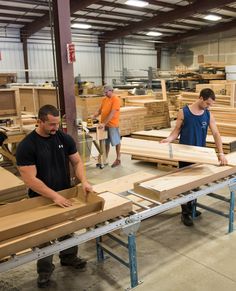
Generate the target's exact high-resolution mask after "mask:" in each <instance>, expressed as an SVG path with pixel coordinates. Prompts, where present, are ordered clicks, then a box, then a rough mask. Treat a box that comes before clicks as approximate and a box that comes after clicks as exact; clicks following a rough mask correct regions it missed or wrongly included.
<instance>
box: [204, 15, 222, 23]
mask: <svg viewBox="0 0 236 291" xmlns="http://www.w3.org/2000/svg"><path fill="white" fill-rule="evenodd" d="M204 19H206V20H211V21H217V20H220V19H222V17H221V16H218V15H213V14H208V15H206V16H205V17H204Z"/></svg>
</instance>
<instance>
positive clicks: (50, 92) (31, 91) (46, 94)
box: [15, 86, 58, 115]
mask: <svg viewBox="0 0 236 291" xmlns="http://www.w3.org/2000/svg"><path fill="white" fill-rule="evenodd" d="M15 88H16V89H17V90H18V94H19V98H20V103H21V111H26V112H31V113H33V114H35V115H37V114H38V111H39V108H40V107H42V106H43V105H46V104H51V105H54V106H55V107H58V103H57V93H56V89H55V88H53V87H52V88H47V87H19V86H17V87H15Z"/></svg>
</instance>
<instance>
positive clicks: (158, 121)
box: [126, 99, 170, 130]
mask: <svg viewBox="0 0 236 291" xmlns="http://www.w3.org/2000/svg"><path fill="white" fill-rule="evenodd" d="M126 105H127V106H142V107H145V108H146V109H147V115H146V116H145V118H144V129H146V130H147V129H152V128H166V127H170V115H169V109H168V102H167V101H159V100H142V99H141V100H134V101H128V102H127V103H126Z"/></svg>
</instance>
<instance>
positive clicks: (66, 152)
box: [16, 105, 92, 288]
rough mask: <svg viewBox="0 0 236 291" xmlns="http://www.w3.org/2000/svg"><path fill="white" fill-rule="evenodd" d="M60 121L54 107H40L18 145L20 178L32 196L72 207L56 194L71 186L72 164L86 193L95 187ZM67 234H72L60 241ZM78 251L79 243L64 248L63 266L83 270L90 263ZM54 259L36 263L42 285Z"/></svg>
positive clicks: (62, 252)
mask: <svg viewBox="0 0 236 291" xmlns="http://www.w3.org/2000/svg"><path fill="white" fill-rule="evenodd" d="M59 122H60V117H59V112H58V110H57V109H56V108H55V107H54V106H52V105H45V106H43V107H41V108H40V109H39V114H38V127H37V128H36V129H35V130H34V131H33V132H31V133H30V134H29V135H27V136H26V137H25V138H24V139H23V140H22V141H21V143H20V144H19V145H18V147H17V152H16V160H17V165H18V168H19V171H20V174H21V177H22V179H23V181H24V182H25V184H26V185H27V186H28V187H29V197H36V196H40V195H41V196H44V197H46V198H49V199H51V200H52V201H54V202H55V203H56V204H57V205H59V206H61V207H70V206H71V205H72V203H71V201H70V200H69V199H66V198H64V197H63V196H61V195H60V194H59V193H57V191H60V190H64V189H67V188H70V187H71V185H70V171H69V163H71V164H72V166H73V168H74V170H75V175H76V177H77V178H78V179H79V180H80V181H81V184H82V188H83V191H84V193H85V195H86V194H87V193H88V192H90V191H92V187H91V186H90V184H89V183H88V182H87V180H86V177H85V175H84V169H83V162H82V160H81V158H80V156H79V154H78V152H77V149H76V144H75V142H74V140H73V138H72V137H71V136H70V135H68V134H65V133H64V132H62V131H60V130H58V128H59ZM68 237H70V235H68V236H65V237H62V238H60V239H59V240H63V239H65V238H68ZM48 244H49V243H46V244H44V245H43V246H46V245H48ZM41 247H42V246H41ZM77 252H78V247H77V246H75V247H71V248H69V249H67V250H64V251H61V252H60V260H61V265H66V266H73V267H75V268H77V269H83V268H84V267H85V266H86V263H87V262H86V260H84V259H81V258H79V257H77ZM52 260H53V256H49V257H46V258H43V259H40V260H38V262H37V272H38V274H39V276H38V287H39V288H45V287H46V286H48V284H49V282H50V276H51V274H52V272H53V270H54V265H53V263H52Z"/></svg>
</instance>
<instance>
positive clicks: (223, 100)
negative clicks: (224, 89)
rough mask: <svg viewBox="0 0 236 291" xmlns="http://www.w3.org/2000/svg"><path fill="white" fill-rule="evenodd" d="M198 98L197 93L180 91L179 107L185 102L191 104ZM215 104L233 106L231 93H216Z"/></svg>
mask: <svg viewBox="0 0 236 291" xmlns="http://www.w3.org/2000/svg"><path fill="white" fill-rule="evenodd" d="M198 98H199V93H193V92H182V93H181V95H180V97H179V106H180V108H182V107H184V106H185V105H186V104H192V103H194V102H195V101H196V100H197V99H198ZM215 106H234V100H233V99H232V97H231V95H216V101H215Z"/></svg>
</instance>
